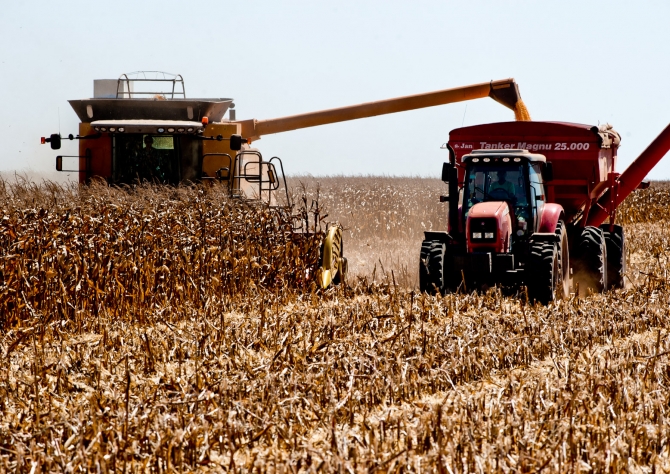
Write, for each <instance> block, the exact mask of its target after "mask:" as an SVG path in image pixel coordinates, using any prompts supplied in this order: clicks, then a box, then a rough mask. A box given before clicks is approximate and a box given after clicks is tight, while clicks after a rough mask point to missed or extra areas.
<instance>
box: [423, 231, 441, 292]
mask: <svg viewBox="0 0 670 474" xmlns="http://www.w3.org/2000/svg"><path fill="white" fill-rule="evenodd" d="M445 253H446V245H445V244H444V243H442V242H437V241H431V240H424V241H423V243H422V244H421V261H420V262H419V289H420V290H421V291H422V292H427V293H430V294H434V293H441V292H442V291H444V257H445Z"/></svg>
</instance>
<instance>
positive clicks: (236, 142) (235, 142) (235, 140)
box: [230, 135, 248, 151]
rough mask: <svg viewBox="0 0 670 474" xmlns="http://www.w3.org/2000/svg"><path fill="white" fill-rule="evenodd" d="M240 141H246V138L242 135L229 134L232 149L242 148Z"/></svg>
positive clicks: (238, 149)
mask: <svg viewBox="0 0 670 474" xmlns="http://www.w3.org/2000/svg"><path fill="white" fill-rule="evenodd" d="M242 143H248V140H247V139H246V138H242V135H231V136H230V149H231V150H234V151H240V150H241V149H242Z"/></svg>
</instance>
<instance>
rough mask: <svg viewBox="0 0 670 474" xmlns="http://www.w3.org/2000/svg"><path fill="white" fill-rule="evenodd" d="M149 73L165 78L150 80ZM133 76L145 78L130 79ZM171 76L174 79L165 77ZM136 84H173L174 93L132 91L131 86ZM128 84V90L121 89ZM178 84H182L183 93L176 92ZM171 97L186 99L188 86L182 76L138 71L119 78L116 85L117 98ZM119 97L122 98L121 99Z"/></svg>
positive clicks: (161, 72)
mask: <svg viewBox="0 0 670 474" xmlns="http://www.w3.org/2000/svg"><path fill="white" fill-rule="evenodd" d="M147 73H155V74H163V78H162V79H161V78H158V77H156V78H154V79H149V78H147V77H146V74H147ZM133 74H137V75H139V74H143V75H144V78H143V79H142V78H139V77H138V78H133V79H131V78H130V77H128V76H129V75H131V76H132V75H133ZM166 75H169V76H172V78H171V79H170V78H166V77H165V76H166ZM135 82H171V83H172V91H171V92H165V91H138V92H135V91H131V90H130V84H131V83H135ZM124 83H125V84H126V90H125V91H124V90H123V89H122V87H121V84H124ZM177 84H181V90H182V91H181V92H179V91H175V87H176V86H177ZM168 94H169V95H170V98H171V99H174V96H175V94H176V95H180V96H182V97H183V98H184V99H185V98H186V86H185V85H184V78H183V77H182V75H181V74H172V73H169V72H163V71H136V72H129V73H127V74H126V73H124V74H121V76H119V79H118V80H117V83H116V98H117V99H119V98H125V97H123V96H125V95H127V96H128V97H127V98H128V99H132V98H133V95H147V96H155V95H162V96H163V97H165V96H166V95H168ZM119 95H120V96H121V97H119Z"/></svg>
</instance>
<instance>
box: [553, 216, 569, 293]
mask: <svg viewBox="0 0 670 474" xmlns="http://www.w3.org/2000/svg"><path fill="white" fill-rule="evenodd" d="M556 235H558V244H557V248H556V253H557V254H558V282H557V284H556V297H557V298H568V297H569V296H570V250H569V245H568V232H567V230H566V228H565V223H564V222H563V221H558V224H556Z"/></svg>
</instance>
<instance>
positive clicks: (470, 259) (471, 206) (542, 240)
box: [419, 122, 670, 303]
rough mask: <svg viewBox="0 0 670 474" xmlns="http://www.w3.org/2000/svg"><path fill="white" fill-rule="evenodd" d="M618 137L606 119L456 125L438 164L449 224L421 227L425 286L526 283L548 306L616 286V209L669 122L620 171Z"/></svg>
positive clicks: (658, 149)
mask: <svg viewBox="0 0 670 474" xmlns="http://www.w3.org/2000/svg"><path fill="white" fill-rule="evenodd" d="M619 143H620V136H619V134H618V133H617V132H616V131H614V130H613V129H612V128H611V126H609V125H605V126H599V127H598V126H588V125H580V124H572V123H557V122H506V123H493V124H486V125H478V126H473V127H465V128H460V129H456V130H453V131H452V132H451V134H450V140H449V143H448V145H447V148H448V149H449V154H450V160H449V162H448V163H444V166H443V169H442V179H443V181H445V182H447V183H448V185H449V196H448V197H446V198H443V199H442V200H443V201H448V202H449V229H448V231H445V232H426V234H425V240H424V242H423V244H422V249H421V263H420V266H419V269H420V285H421V289H422V290H423V291H430V292H433V291H439V292H453V291H458V290H460V289H463V290H471V289H477V288H486V287H488V286H492V285H502V286H508V287H513V288H514V287H519V286H521V285H524V286H526V287H527V289H528V294H529V296H530V298H531V299H533V300H536V301H539V302H542V303H548V302H550V301H553V300H554V299H556V298H562V297H565V296H567V295H568V294H569V292H570V291H577V290H579V291H581V292H582V293H585V292H587V291H589V290H590V291H594V292H602V291H605V290H607V289H608V288H622V287H623V286H624V275H625V271H626V259H625V246H626V240H625V234H624V229H623V228H622V227H621V226H619V225H617V224H616V209H617V206H618V205H619V204H620V203H621V202H622V201H623V199H624V198H625V197H626V196H627V195H628V194H630V193H631V192H632V191H633V190H635V189H636V188H637V187H638V186H639V185H640V183H641V181H642V179H643V178H644V177H645V176H646V175H647V173H648V172H649V171H650V170H651V169H652V168H653V166H654V165H655V164H656V163H657V162H658V161H659V160H660V159H661V158H662V157H663V156H664V155H665V153H667V151H668V149H669V148H670V126H669V127H667V128H666V129H665V130H664V131H663V133H661V135H660V136H659V137H658V138H657V139H656V140H655V141H654V142H653V143H652V144H651V145H650V146H649V148H648V149H647V150H646V151H645V152H644V153H643V154H642V155H640V157H639V158H638V159H637V160H636V161H635V162H634V163H633V164H632V165H631V166H630V167H629V168H628V169H627V170H626V171H625V172H624V173H623V174H621V175H620V174H618V173H615V171H614V170H615V165H616V158H617V150H618V147H619ZM606 219H607V220H608V223H606V224H603V222H604V221H605V220H606Z"/></svg>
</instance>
